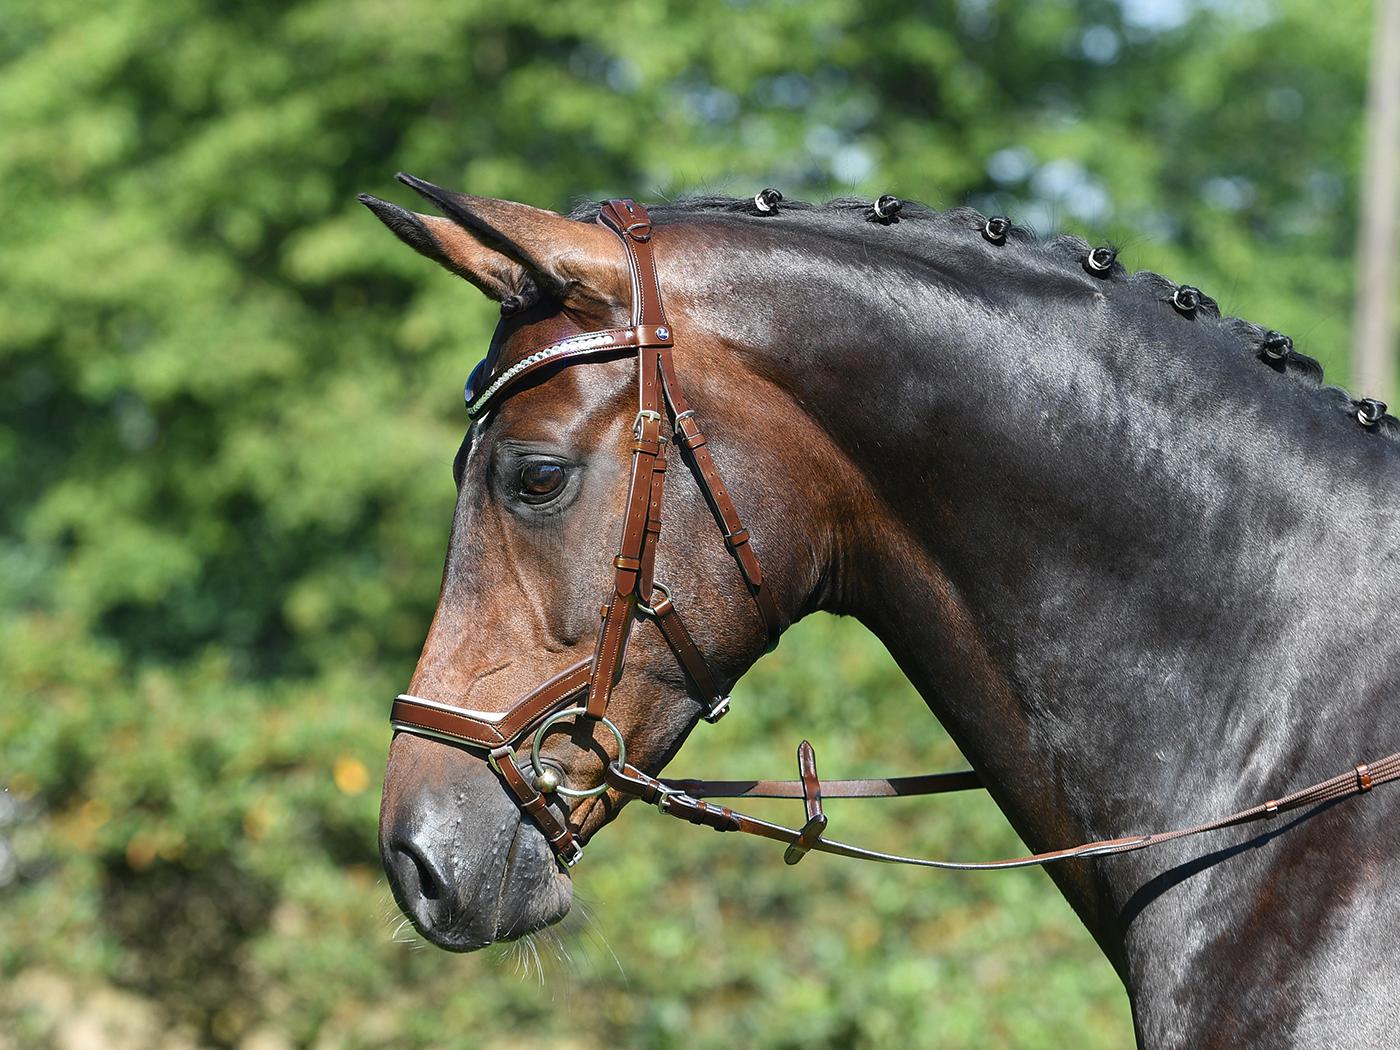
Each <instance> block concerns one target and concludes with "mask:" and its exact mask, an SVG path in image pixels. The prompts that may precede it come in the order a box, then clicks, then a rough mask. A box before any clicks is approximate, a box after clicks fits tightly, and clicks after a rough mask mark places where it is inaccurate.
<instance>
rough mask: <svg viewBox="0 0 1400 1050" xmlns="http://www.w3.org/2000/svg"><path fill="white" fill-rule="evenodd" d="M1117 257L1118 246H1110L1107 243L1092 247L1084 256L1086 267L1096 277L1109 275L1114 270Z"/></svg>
mask: <svg viewBox="0 0 1400 1050" xmlns="http://www.w3.org/2000/svg"><path fill="white" fill-rule="evenodd" d="M1117 258H1118V249H1117V248H1110V247H1108V246H1107V245H1104V246H1101V247H1098V248H1093V249H1090V251H1089V254H1088V255H1086V256H1084V269H1086V270H1088V271H1089V272H1090V273H1091V274H1093V275H1094V276H1095V277H1107V276H1108V275H1109V274H1110V273H1111V272H1112V271H1113V263H1114V260H1115V259H1117Z"/></svg>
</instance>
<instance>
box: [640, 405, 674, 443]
mask: <svg viewBox="0 0 1400 1050" xmlns="http://www.w3.org/2000/svg"><path fill="white" fill-rule="evenodd" d="M644 419H654V420H656V422H657V423H658V424H659V423H660V422H661V413H660V412H653V411H652V410H651V409H649V408H644V409H642V410H641V411H640V412H638V413H637V418H636V419H634V420H632V436H633V437H635V438H640V437H641V436H642V420H644ZM657 436H658V437H660V435H657ZM661 440H662V441H665V440H666V439H665V438H664V437H662V438H661Z"/></svg>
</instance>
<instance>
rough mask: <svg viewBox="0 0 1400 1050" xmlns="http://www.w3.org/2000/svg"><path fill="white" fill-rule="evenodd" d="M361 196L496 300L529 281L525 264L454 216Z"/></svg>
mask: <svg viewBox="0 0 1400 1050" xmlns="http://www.w3.org/2000/svg"><path fill="white" fill-rule="evenodd" d="M359 200H360V203H361V204H363V205H364V206H365V207H366V208H368V209H369V210H370V211H372V212H373V213H374V215H375V217H376V218H378V219H379V221H380V222H382V223H383V224H384V225H385V226H387V227H389V230H390V231H391V232H392V233H393V234H394V236H396V237H397V238H398V239H399V240H401V241H403V242H404V244H406V245H408V246H409V247H410V248H412V249H413V250H414V251H416V252H418V254H420V255H422V256H425V257H426V258H429V259H432V260H433V261H434V262H436V263H439V264H441V265H442V266H443V267H444V268H445V269H448V270H450V271H452V272H453V273H455V274H456V275H457V276H458V277H462V278H465V279H466V280H468V281H470V282H471V283H472V284H474V285H476V286H477V287H478V288H480V289H481V290H482V292H484V293H485V294H486V295H487V296H489V297H490V298H492V299H495V300H496V301H497V302H500V301H501V300H502V299H505V298H506V297H507V296H512V295H520V294H522V292H524V291H525V286H526V285H528V284H529V283H530V279H529V277H528V276H527V275H526V273H525V269H524V267H522V266H521V265H520V264H519V263H517V262H515V261H514V260H512V259H508V258H506V256H504V255H502V254H501V253H500V252H497V251H492V250H491V249H490V248H487V247H486V246H485V245H483V244H481V243H480V242H479V241H477V240H476V239H475V238H474V237H472V236H471V235H470V234H469V233H467V232H466V231H465V230H464V229H462V228H461V227H460V226H458V225H457V224H456V223H455V222H453V221H452V220H451V219H444V218H443V217H442V216H441V215H420V214H418V213H417V212H412V211H408V210H407V209H405V208H400V207H399V206H398V205H397V204H391V203H390V202H389V201H384V200H380V199H379V198H378V197H374V196H371V195H370V194H368V193H362V194H360V197H359Z"/></svg>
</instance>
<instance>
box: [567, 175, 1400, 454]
mask: <svg viewBox="0 0 1400 1050" xmlns="http://www.w3.org/2000/svg"><path fill="white" fill-rule="evenodd" d="M775 196H776V202H775V200H774V197H775ZM890 202H893V204H892V205H891V204H890ZM598 209H599V205H598V204H597V203H593V202H589V203H584V204H580V205H579V206H578V207H576V208H575V209H574V210H573V211H572V212H571V213H570V217H571V218H574V219H577V220H580V221H593V220H595V219H596V218H597V216H598ZM648 210H649V211H650V212H651V213H652V215H653V216H655V217H656V218H658V219H660V220H662V221H665V220H666V219H668V218H670V219H676V220H683V219H684V218H685V217H687V216H694V215H714V216H719V215H732V216H733V217H734V218H735V220H736V221H744V220H745V218H748V219H751V220H752V221H755V222H759V223H764V224H769V223H773V224H781V225H791V226H795V227H797V228H799V229H807V230H812V231H814V232H821V233H825V234H828V235H830V234H832V233H833V232H839V222H840V221H841V220H842V219H848V220H849V221H850V223H851V230H852V231H853V232H854V231H857V230H868V229H869V224H871V223H875V224H880V225H889V224H890V223H891V222H896V221H897V222H906V221H907V222H913V223H918V224H923V225H926V226H927V227H928V228H929V229H930V230H936V231H937V232H938V233H940V234H943V235H949V236H958V235H961V236H968V237H978V236H981V231H983V229H984V228H986V226H987V223H988V221H989V219H988V217H987V216H985V215H983V214H982V213H981V212H979V211H977V209H975V208H966V207H962V208H951V209H949V210H947V211H938V210H937V209H935V208H930V207H929V206H927V205H924V204H919V203H916V202H914V201H902V200H899V199H897V198H893V197H888V196H886V197H881V198H879V200H878V201H871V200H867V199H864V198H858V197H838V198H836V199H834V200H829V201H826V202H825V203H822V204H813V203H810V202H807V201H796V200H786V199H783V198H782V196H781V194H777V192H776V191H773V190H765V191H763V193H762V194H760V195H758V196H757V197H755V198H747V199H742V198H737V197H725V196H717V195H696V196H688V197H681V198H678V199H676V200H674V201H670V202H667V203H665V204H659V205H648ZM833 220H835V221H836V224H834V223H833ZM992 221H995V220H992ZM1004 239H1005V242H1006V243H1007V244H1008V245H1010V244H1015V245H1016V246H1017V248H1019V249H1021V250H1025V251H1030V252H1036V253H1039V254H1040V255H1041V256H1042V257H1043V258H1046V259H1049V260H1051V261H1052V262H1053V263H1055V264H1056V265H1064V266H1067V267H1073V268H1074V269H1076V270H1081V269H1082V268H1083V267H1084V262H1085V259H1086V258H1087V257H1088V255H1089V253H1090V251H1091V250H1092V249H1091V246H1090V244H1089V243H1088V242H1087V241H1085V240H1084V239H1083V238H1082V237H1078V236H1074V235H1071V234H1059V235H1056V236H1053V237H1047V238H1041V237H1038V236H1037V235H1036V234H1035V232H1034V231H1032V230H1030V229H1028V228H1027V227H1024V226H1017V225H1015V224H1014V223H1009V224H1008V225H1007V227H1006V232H1005V238H1004ZM1116 255H1117V252H1116V250H1111V255H1110V258H1112V260H1113V261H1112V262H1111V263H1110V265H1109V267H1108V268H1107V269H1106V270H1104V271H1102V272H1101V273H1098V274H1097V276H1099V277H1100V279H1102V280H1106V281H1114V282H1117V283H1120V284H1124V285H1126V286H1128V287H1129V288H1131V289H1135V290H1137V291H1139V292H1140V293H1141V295H1142V300H1143V303H1144V304H1146V303H1148V302H1154V301H1155V302H1161V301H1170V300H1172V298H1173V296H1175V295H1176V294H1177V292H1178V290H1179V289H1181V288H1182V287H1183V286H1181V285H1178V284H1176V283H1175V282H1173V281H1171V280H1170V279H1168V278H1166V277H1164V276H1162V275H1161V274H1158V273H1154V272H1152V271H1150V270H1139V271H1136V272H1133V273H1130V272H1128V271H1127V270H1126V269H1125V268H1124V267H1123V266H1122V265H1121V264H1119V263H1118V262H1117V261H1116ZM1193 291H1194V289H1193ZM1192 316H1193V317H1194V318H1196V319H1197V320H1198V321H1203V322H1206V323H1211V324H1215V325H1218V326H1220V327H1221V328H1223V329H1224V330H1225V331H1226V332H1228V333H1229V335H1230V336H1231V337H1232V341H1233V342H1234V343H1236V344H1237V345H1238V346H1239V349H1240V351H1241V352H1242V353H1245V354H1248V355H1249V356H1250V357H1252V358H1255V359H1256V360H1257V361H1258V363H1259V364H1260V365H1262V366H1264V367H1267V368H1270V369H1272V370H1273V371H1275V372H1277V373H1278V374H1280V375H1283V376H1287V377H1289V378H1291V379H1292V380H1293V381H1294V382H1296V383H1299V384H1301V385H1302V386H1304V387H1306V388H1309V389H1312V390H1315V391H1316V392H1317V394H1318V396H1319V397H1321V398H1323V399H1325V400H1326V401H1327V402H1328V403H1329V404H1330V405H1332V406H1334V407H1335V408H1336V409H1337V411H1339V412H1342V413H1344V414H1346V415H1348V416H1350V417H1351V418H1353V419H1357V417H1358V412H1361V413H1363V414H1370V413H1380V414H1379V415H1378V417H1377V418H1375V421H1374V422H1373V423H1370V424H1369V425H1367V426H1366V429H1367V430H1372V431H1375V432H1378V433H1380V434H1384V435H1385V436H1386V437H1387V438H1389V439H1390V440H1392V441H1398V442H1400V419H1397V418H1396V417H1395V416H1393V415H1389V414H1384V408H1385V406H1384V405H1383V404H1381V403H1380V402H1375V401H1371V400H1370V399H1362V400H1357V399H1354V398H1353V397H1352V396H1351V395H1350V394H1349V393H1348V392H1347V391H1346V390H1344V389H1342V388H1341V387H1338V386H1332V385H1328V384H1326V382H1325V380H1324V377H1323V369H1322V365H1321V364H1320V363H1319V362H1318V361H1317V360H1316V359H1315V358H1312V357H1308V356H1307V355H1306V354H1302V353H1299V352H1298V351H1296V350H1294V349H1293V348H1292V344H1291V341H1287V340H1283V339H1282V337H1281V336H1280V335H1279V333H1277V332H1273V331H1271V330H1270V329H1267V328H1265V327H1264V326H1262V325H1258V324H1255V323H1254V322H1252V321H1246V320H1244V319H1243V318H1239V317H1221V315H1220V307H1219V304H1218V303H1217V302H1216V301H1215V300H1214V299H1212V298H1211V297H1210V296H1208V295H1206V294H1205V293H1203V292H1202V293H1199V297H1198V299H1197V301H1196V305H1195V308H1194V310H1193V311H1192ZM1280 341H1282V342H1284V344H1285V348H1284V349H1282V351H1281V352H1280V350H1279V346H1278V344H1279V342H1280ZM1270 344H1272V352H1270V350H1269V349H1266V347H1268V346H1269V345H1270Z"/></svg>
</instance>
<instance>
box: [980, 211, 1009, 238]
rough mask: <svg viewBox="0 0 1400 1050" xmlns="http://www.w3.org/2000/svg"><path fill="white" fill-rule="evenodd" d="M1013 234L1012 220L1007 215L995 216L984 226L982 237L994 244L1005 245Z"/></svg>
mask: <svg viewBox="0 0 1400 1050" xmlns="http://www.w3.org/2000/svg"><path fill="white" fill-rule="evenodd" d="M1010 232H1011V220H1010V219H1008V218H1007V217H1006V216H1005V215H993V216H992V217H991V218H990V219H988V220H987V221H986V222H985V223H984V224H983V225H982V236H983V237H985V238H987V240H989V241H991V242H992V243H993V244H1005V243H1006V235H1007V234H1008V233H1010Z"/></svg>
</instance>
